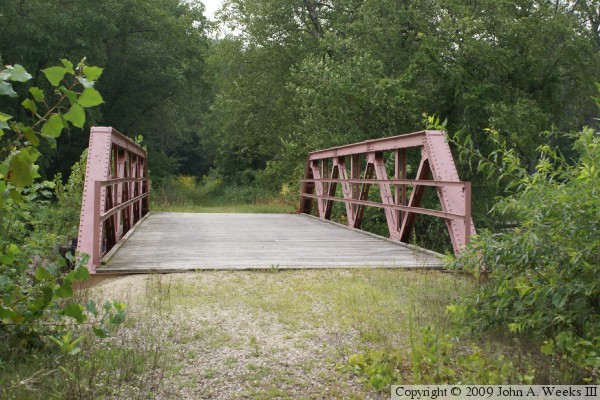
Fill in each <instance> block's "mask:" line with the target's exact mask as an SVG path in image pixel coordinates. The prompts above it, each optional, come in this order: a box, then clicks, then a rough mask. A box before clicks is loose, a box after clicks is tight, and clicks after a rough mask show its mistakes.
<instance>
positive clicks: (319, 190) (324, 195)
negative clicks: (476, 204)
mask: <svg viewBox="0 0 600 400" xmlns="http://www.w3.org/2000/svg"><path fill="white" fill-rule="evenodd" d="M409 149H417V150H420V162H419V167H418V170H417V172H416V176H415V179H407V168H408V164H407V150H409ZM392 154H393V161H394V163H393V174H394V176H393V179H390V178H389V177H388V173H387V169H388V168H386V161H388V164H389V161H390V160H391V158H392ZM348 164H349V171H348ZM338 184H340V185H341V191H340V192H341V197H340V196H339V194H340V193H339V192H338ZM372 185H376V186H377V187H378V188H379V195H380V196H379V198H380V199H381V200H380V201H376V200H373V199H372V196H371V198H369V191H370V189H371V186H372ZM427 187H435V188H436V190H437V195H438V198H439V200H440V204H441V209H428V208H422V207H420V205H421V201H422V199H423V195H424V193H425V189H426V188H427ZM409 189H410V190H409ZM300 192H301V193H300V212H301V213H306V214H311V213H312V212H313V206H314V205H315V203H316V206H317V209H316V213H317V215H318V216H319V217H320V218H321V219H326V220H329V219H331V214H332V209H333V203H334V202H342V203H344V204H345V210H346V217H347V220H348V225H349V226H350V227H352V228H357V229H360V228H361V225H362V222H363V217H364V213H365V207H378V208H382V209H383V210H384V213H385V218H386V221H387V226H388V230H389V237H390V239H392V240H395V241H400V242H404V243H408V242H409V240H410V237H411V234H412V232H413V230H414V225H415V218H416V216H417V215H418V214H422V215H430V216H434V217H440V218H443V219H444V220H445V222H446V225H447V227H448V232H449V234H450V238H451V241H452V247H453V249H454V253H455V254H458V253H459V252H460V250H461V249H462V248H464V246H465V245H466V244H467V243H468V242H469V237H470V236H471V235H473V234H475V226H474V224H473V221H472V218H471V183H470V182H462V181H460V180H459V178H458V172H457V170H456V166H455V164H454V159H453V157H452V153H451V152H450V147H449V146H448V143H447V138H446V134H445V132H443V131H420V132H415V133H409V134H406V135H400V136H394V137H388V138H382V139H375V140H368V141H365V142H361V143H355V144H349V145H345V146H339V147H333V148H330V149H326V150H320V151H315V152H312V153H309V155H308V159H307V163H306V174H305V179H302V180H301V184H300ZM409 192H410V193H409Z"/></svg>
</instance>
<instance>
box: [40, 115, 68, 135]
mask: <svg viewBox="0 0 600 400" xmlns="http://www.w3.org/2000/svg"><path fill="white" fill-rule="evenodd" d="M64 127H65V126H64V124H63V120H62V118H61V117H60V115H58V114H52V115H51V116H50V118H49V119H48V121H46V123H45V124H44V126H43V127H42V135H44V136H48V137H51V138H57V137H59V136H60V133H61V132H62V130H63V128H64Z"/></svg>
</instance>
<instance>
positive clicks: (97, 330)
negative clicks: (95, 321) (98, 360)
mask: <svg viewBox="0 0 600 400" xmlns="http://www.w3.org/2000/svg"><path fill="white" fill-rule="evenodd" d="M92 329H93V330H94V335H96V336H98V337H99V338H101V339H105V338H107V337H108V332H107V331H106V329H104V328H95V327H94V328H92Z"/></svg>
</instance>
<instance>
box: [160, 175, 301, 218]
mask: <svg viewBox="0 0 600 400" xmlns="http://www.w3.org/2000/svg"><path fill="white" fill-rule="evenodd" d="M151 198H152V209H153V210H156V211H175V212H225V213H229V212H231V213H236V212H243V213H286V212H293V211H294V210H295V208H296V207H297V204H296V202H295V199H296V198H295V196H290V195H289V190H285V191H283V194H282V193H276V192H271V191H269V190H265V189H263V188H260V187H257V186H252V185H248V186H241V185H228V186H226V185H224V184H223V182H222V181H221V179H220V178H218V177H214V176H205V177H203V178H202V180H201V181H200V182H197V181H196V178H195V177H193V176H183V175H181V176H175V177H169V178H165V179H163V180H161V181H158V182H155V183H154V184H153V187H152V194H151Z"/></svg>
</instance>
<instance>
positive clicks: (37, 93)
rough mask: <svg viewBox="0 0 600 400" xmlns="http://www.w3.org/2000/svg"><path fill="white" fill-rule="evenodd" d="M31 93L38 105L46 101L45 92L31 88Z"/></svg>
mask: <svg viewBox="0 0 600 400" xmlns="http://www.w3.org/2000/svg"><path fill="white" fill-rule="evenodd" d="M29 93H31V95H32V96H33V99H34V100H35V101H37V102H38V103H39V102H40V101H43V100H44V92H43V91H42V90H41V89H38V88H36V87H35V86H34V87H30V88H29Z"/></svg>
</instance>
